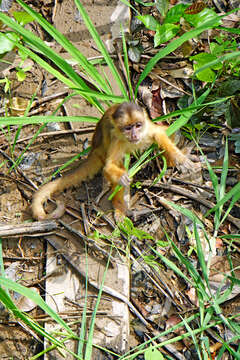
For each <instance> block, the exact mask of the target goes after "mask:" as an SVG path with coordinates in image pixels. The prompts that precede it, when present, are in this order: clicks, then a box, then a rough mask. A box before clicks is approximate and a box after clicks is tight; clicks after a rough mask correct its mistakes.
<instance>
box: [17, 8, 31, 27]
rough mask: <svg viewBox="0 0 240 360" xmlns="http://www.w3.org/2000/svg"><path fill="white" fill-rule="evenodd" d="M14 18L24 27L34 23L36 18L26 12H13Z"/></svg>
mask: <svg viewBox="0 0 240 360" xmlns="http://www.w3.org/2000/svg"><path fill="white" fill-rule="evenodd" d="M13 16H14V18H15V19H16V21H17V22H18V23H19V24H21V25H23V26H24V25H26V24H28V23H30V22H32V21H34V18H33V17H32V16H31V15H30V14H28V13H27V12H26V11H13Z"/></svg>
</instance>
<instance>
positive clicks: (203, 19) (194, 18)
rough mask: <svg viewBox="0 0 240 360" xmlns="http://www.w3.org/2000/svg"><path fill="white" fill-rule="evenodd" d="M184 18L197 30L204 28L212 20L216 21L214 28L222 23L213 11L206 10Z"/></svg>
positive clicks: (185, 15)
mask: <svg viewBox="0 0 240 360" xmlns="http://www.w3.org/2000/svg"><path fill="white" fill-rule="evenodd" d="M184 18H185V19H186V21H187V22H189V24H190V25H192V26H194V27H195V28H197V27H199V26H203V25H204V24H206V23H208V22H209V21H211V20H215V23H214V26H218V25H220V23H221V18H220V17H217V14H216V13H215V11H213V10H212V9H208V8H205V9H203V10H202V11H201V12H200V13H198V14H191V15H190V14H184Z"/></svg>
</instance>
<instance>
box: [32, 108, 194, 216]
mask: <svg viewBox="0 0 240 360" xmlns="http://www.w3.org/2000/svg"><path fill="white" fill-rule="evenodd" d="M165 131H166V126H162V125H157V124H155V123H153V122H152V121H151V120H150V119H149V118H148V115H147V113H146V111H145V110H143V109H142V108H141V107H140V106H138V105H137V104H135V103H128V102H124V103H122V104H117V105H113V106H111V107H110V108H109V109H108V110H107V111H106V112H105V113H104V115H103V117H102V118H101V120H100V121H99V122H98V124H97V126H96V129H95V132H94V135H93V139H92V148H91V151H90V153H89V155H88V158H87V159H86V160H84V161H83V162H82V163H81V164H80V165H79V166H78V168H77V169H75V170H73V171H72V172H69V173H67V174H64V175H63V176H62V177H61V178H59V179H56V180H54V181H51V182H49V183H47V184H45V185H43V186H42V187H40V189H39V190H38V191H37V192H36V193H35V195H34V197H33V202H32V213H33V217H34V218H35V219H37V220H44V219H56V218H59V217H61V216H62V215H63V214H64V211H65V208H64V206H63V205H62V204H61V203H59V202H57V208H56V210H55V211H53V212H52V213H50V214H47V213H46V212H45V210H44V207H43V205H44V203H45V202H46V201H47V200H48V199H50V198H51V196H52V195H53V194H54V193H56V192H61V191H63V190H64V189H66V188H69V187H71V186H76V185H79V184H80V183H81V182H82V181H85V180H87V179H91V178H93V177H94V175H95V174H97V173H98V172H99V171H100V170H101V169H103V174H104V176H105V178H106V179H107V180H108V181H109V182H110V183H111V187H112V190H114V189H115V187H116V185H122V186H123V187H122V188H121V190H120V191H118V192H117V193H116V195H115V196H114V198H113V200H112V203H113V207H114V209H115V217H116V218H117V219H119V218H123V217H124V216H126V215H127V214H128V207H127V204H126V201H125V200H124V193H125V190H126V189H129V186H130V183H131V179H130V178H129V176H128V173H127V171H126V169H125V168H124V165H123V162H124V156H125V154H126V153H133V152H135V151H136V150H144V149H146V148H147V147H149V146H150V145H152V144H153V143H155V144H157V145H158V146H159V148H160V149H161V150H164V151H165V152H164V156H165V157H166V159H167V163H168V165H169V166H176V167H178V168H180V169H181V170H184V169H186V170H187V171H190V172H191V171H192V170H193V167H194V166H195V164H194V163H193V162H192V161H191V160H190V159H189V158H188V157H187V156H186V155H185V154H183V153H182V152H181V151H180V150H179V149H178V148H177V147H176V146H175V145H174V143H173V142H172V140H171V139H170V138H169V137H168V136H167V134H166V132H165Z"/></svg>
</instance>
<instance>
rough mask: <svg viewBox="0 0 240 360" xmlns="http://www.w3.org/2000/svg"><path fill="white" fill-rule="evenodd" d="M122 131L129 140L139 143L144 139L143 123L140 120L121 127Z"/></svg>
mask: <svg viewBox="0 0 240 360" xmlns="http://www.w3.org/2000/svg"><path fill="white" fill-rule="evenodd" d="M121 131H122V134H123V135H124V137H125V138H126V139H127V141H128V142H130V143H132V144H137V143H139V142H140V141H141V140H142V136H143V135H142V132H143V123H142V121H140V120H139V121H136V122H134V123H131V124H127V125H125V126H123V127H122V128H121Z"/></svg>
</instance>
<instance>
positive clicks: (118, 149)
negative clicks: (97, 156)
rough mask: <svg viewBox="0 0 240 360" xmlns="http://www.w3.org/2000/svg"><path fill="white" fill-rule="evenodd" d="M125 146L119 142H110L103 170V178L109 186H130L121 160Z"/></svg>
mask: <svg viewBox="0 0 240 360" xmlns="http://www.w3.org/2000/svg"><path fill="white" fill-rule="evenodd" d="M125 147H126V145H125V143H124V142H122V141H121V140H115V141H112V143H111V145H110V147H109V149H108V154H107V157H106V162H105V166H104V169H103V172H104V176H105V178H106V179H107V180H108V181H109V182H110V183H111V184H115V185H117V184H120V185H123V186H129V185H130V179H129V178H128V175H127V172H126V170H125V168H124V166H123V158H124V155H125V151H124V149H125Z"/></svg>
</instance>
